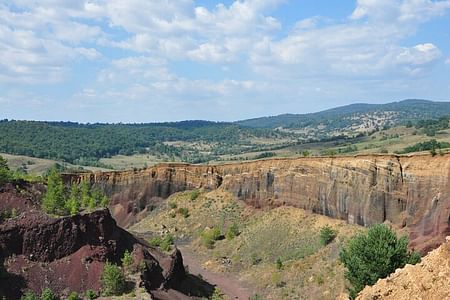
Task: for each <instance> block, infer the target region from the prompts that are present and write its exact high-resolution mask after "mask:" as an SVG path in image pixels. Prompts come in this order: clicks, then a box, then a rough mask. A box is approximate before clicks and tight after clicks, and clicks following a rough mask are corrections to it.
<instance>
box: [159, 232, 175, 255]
mask: <svg viewBox="0 0 450 300" xmlns="http://www.w3.org/2000/svg"><path fill="white" fill-rule="evenodd" d="M173 243H174V237H173V235H171V234H168V235H166V236H165V237H164V238H163V239H162V241H161V245H160V248H161V250H163V251H170V249H171V246H172V245H173Z"/></svg>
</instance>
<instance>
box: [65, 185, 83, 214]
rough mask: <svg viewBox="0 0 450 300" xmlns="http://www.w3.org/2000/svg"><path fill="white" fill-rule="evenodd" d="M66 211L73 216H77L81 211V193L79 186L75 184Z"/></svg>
mask: <svg viewBox="0 0 450 300" xmlns="http://www.w3.org/2000/svg"><path fill="white" fill-rule="evenodd" d="M66 210H67V212H68V213H69V214H70V215H71V216H73V215H76V214H77V213H78V212H79V211H80V192H79V189H78V185H77V184H75V183H73V184H72V186H71V188H70V196H69V199H68V200H67V202H66Z"/></svg>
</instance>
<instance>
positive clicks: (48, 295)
mask: <svg viewBox="0 0 450 300" xmlns="http://www.w3.org/2000/svg"><path fill="white" fill-rule="evenodd" d="M56 299H58V298H57V297H56V295H55V294H54V293H53V292H52V290H51V289H49V288H45V289H44V290H43V291H42V294H41V300H56Z"/></svg>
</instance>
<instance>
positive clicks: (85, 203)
mask: <svg viewBox="0 0 450 300" xmlns="http://www.w3.org/2000/svg"><path fill="white" fill-rule="evenodd" d="M89 190H90V187H89V184H88V183H87V182H86V181H83V182H81V187H80V194H81V206H82V207H83V208H87V207H89V203H90V201H91V193H90V191H89Z"/></svg>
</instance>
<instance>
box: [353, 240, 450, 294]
mask: <svg viewBox="0 0 450 300" xmlns="http://www.w3.org/2000/svg"><path fill="white" fill-rule="evenodd" d="M356 299H358V300H373V299H386V300H389V299H392V300H410V299H450V239H448V241H447V242H446V243H444V244H443V245H442V246H440V247H439V248H438V249H435V250H433V251H431V252H430V253H429V254H428V255H426V256H425V257H423V258H422V261H421V262H420V263H419V264H417V265H414V266H412V265H406V266H405V267H404V268H403V269H397V270H396V271H395V273H393V274H391V275H389V277H388V278H386V279H380V280H378V281H377V282H376V283H375V284H374V285H373V286H367V287H365V288H364V290H362V291H361V293H360V294H359V295H358V297H357V298H356Z"/></svg>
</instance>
